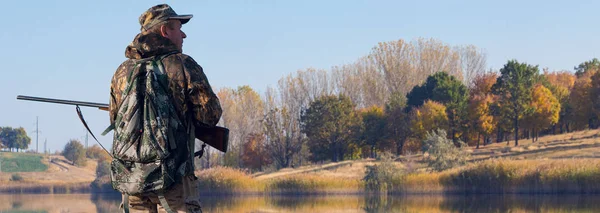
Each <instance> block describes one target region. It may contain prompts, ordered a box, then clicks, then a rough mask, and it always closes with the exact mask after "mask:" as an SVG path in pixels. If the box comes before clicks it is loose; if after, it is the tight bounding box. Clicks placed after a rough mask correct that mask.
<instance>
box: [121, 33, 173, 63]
mask: <svg viewBox="0 0 600 213" xmlns="http://www.w3.org/2000/svg"><path fill="white" fill-rule="evenodd" d="M172 52H180V51H179V50H178V49H177V47H176V46H175V44H173V42H171V40H169V39H168V38H165V37H163V36H161V35H159V34H157V33H148V34H142V33H139V34H137V35H136V36H135V38H134V39H133V41H132V42H131V44H129V45H128V46H127V48H126V49H125V57H127V58H130V59H143V58H149V57H152V56H157V55H163V54H166V53H172Z"/></svg>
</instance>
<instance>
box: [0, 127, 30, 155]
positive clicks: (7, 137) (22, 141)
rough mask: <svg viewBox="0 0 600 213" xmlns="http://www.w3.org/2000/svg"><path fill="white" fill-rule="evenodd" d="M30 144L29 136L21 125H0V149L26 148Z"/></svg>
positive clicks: (15, 149) (14, 149)
mask: <svg viewBox="0 0 600 213" xmlns="http://www.w3.org/2000/svg"><path fill="white" fill-rule="evenodd" d="M29 144H31V138H29V136H27V132H26V131H25V129H24V128H23V127H19V128H13V127H9V126H5V127H0V150H3V149H7V150H8V151H10V152H12V151H17V152H18V151H19V150H26V149H27V148H28V147H29Z"/></svg>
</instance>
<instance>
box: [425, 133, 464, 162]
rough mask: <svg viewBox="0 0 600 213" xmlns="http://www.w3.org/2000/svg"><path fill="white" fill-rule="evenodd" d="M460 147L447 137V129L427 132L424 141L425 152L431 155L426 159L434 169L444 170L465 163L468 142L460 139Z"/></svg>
mask: <svg viewBox="0 0 600 213" xmlns="http://www.w3.org/2000/svg"><path fill="white" fill-rule="evenodd" d="M458 145H459V147H456V146H455V145H454V143H453V142H452V141H451V140H450V139H448V138H447V137H446V131H445V130H439V129H438V130H437V132H436V131H431V132H428V133H427V137H426V139H425V140H424V141H423V152H425V153H428V154H429V156H428V157H427V158H425V161H426V162H427V163H428V164H429V167H430V168H431V169H433V170H434V171H443V170H446V169H450V168H454V167H456V166H460V165H464V164H465V163H466V162H467V157H468V156H469V153H467V152H465V151H464V149H463V148H464V147H465V146H466V144H465V143H464V142H462V141H458Z"/></svg>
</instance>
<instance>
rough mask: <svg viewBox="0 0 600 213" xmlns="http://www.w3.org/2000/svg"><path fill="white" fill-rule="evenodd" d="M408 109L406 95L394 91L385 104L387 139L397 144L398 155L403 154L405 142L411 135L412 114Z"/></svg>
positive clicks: (385, 133)
mask: <svg viewBox="0 0 600 213" xmlns="http://www.w3.org/2000/svg"><path fill="white" fill-rule="evenodd" d="M405 110H406V96H404V94H401V93H400V92H394V93H392V95H391V96H390V99H389V100H388V102H387V103H386V105H385V120H386V121H385V123H386V124H385V131H384V135H385V137H386V140H389V141H391V142H392V143H394V144H395V146H396V155H401V154H402V150H403V148H404V144H405V143H406V140H407V139H408V137H410V136H411V131H410V125H406V124H410V116H409V114H408V113H407V112H406V111H405Z"/></svg>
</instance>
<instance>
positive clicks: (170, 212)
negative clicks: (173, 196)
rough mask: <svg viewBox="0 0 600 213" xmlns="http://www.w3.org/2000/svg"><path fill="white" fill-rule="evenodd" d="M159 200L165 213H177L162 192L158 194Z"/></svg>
mask: <svg viewBox="0 0 600 213" xmlns="http://www.w3.org/2000/svg"><path fill="white" fill-rule="evenodd" d="M158 200H159V201H160V205H161V206H162V207H163V208H164V209H165V211H167V213H175V212H174V211H173V210H172V209H171V207H169V204H168V203H167V199H165V196H164V195H163V193H162V192H161V193H159V194H158Z"/></svg>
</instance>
